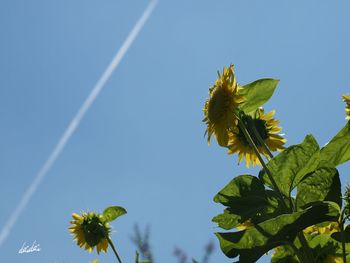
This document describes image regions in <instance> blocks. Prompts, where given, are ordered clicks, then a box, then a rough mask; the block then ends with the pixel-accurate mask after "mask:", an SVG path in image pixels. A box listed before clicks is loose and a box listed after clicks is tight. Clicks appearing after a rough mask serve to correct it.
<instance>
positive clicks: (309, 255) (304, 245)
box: [238, 121, 315, 262]
mask: <svg viewBox="0 0 350 263" xmlns="http://www.w3.org/2000/svg"><path fill="white" fill-rule="evenodd" d="M249 124H250V125H251V126H252V128H253V133H254V136H255V138H256V139H257V140H258V141H259V143H260V144H261V145H262V147H263V148H264V149H265V150H266V152H267V153H268V155H269V156H270V158H273V154H272V152H271V151H270V149H269V148H268V147H267V145H266V143H265V141H264V140H263V139H262V138H261V136H260V134H259V132H258V131H257V129H256V127H255V125H254V123H253V122H250V123H249ZM238 125H239V127H240V128H241V130H242V132H243V133H244V136H245V137H246V138H247V140H248V142H249V144H250V146H251V147H252V148H253V150H254V152H255V154H256V156H257V157H258V159H259V161H260V163H261V165H262V166H263V168H264V170H265V172H266V174H267V176H268V177H269V179H270V181H271V183H272V185H273V187H274V188H275V190H276V191H277V193H278V195H279V197H280V199H281V201H282V204H283V205H284V209H285V210H289V211H290V210H292V212H293V211H294V205H293V202H292V200H291V199H290V205H291V206H290V209H288V206H287V204H286V203H285V199H284V196H283V194H282V192H281V191H280V189H279V187H278V185H277V183H276V181H275V179H274V178H273V176H272V174H271V172H270V170H269V169H268V168H267V165H266V164H265V162H264V160H263V158H262V157H261V155H260V152H259V150H258V148H257V146H256V145H255V143H254V141H253V139H252V138H251V136H250V134H249V132H248V130H247V128H246V127H245V125H244V123H243V122H242V121H238ZM298 239H299V241H300V243H301V245H302V248H303V251H304V253H305V255H306V257H307V258H308V262H315V259H314V257H313V255H312V253H311V250H310V247H309V246H308V243H307V241H306V239H305V236H304V234H303V232H299V233H298Z"/></svg>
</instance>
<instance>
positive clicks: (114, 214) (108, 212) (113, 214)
mask: <svg viewBox="0 0 350 263" xmlns="http://www.w3.org/2000/svg"><path fill="white" fill-rule="evenodd" d="M126 213H127V212H126V210H125V209H124V208H123V207H121V206H110V207H107V208H106V209H105V210H104V211H103V214H102V215H103V218H104V219H105V220H106V221H107V222H111V221H113V220H115V219H116V218H118V217H120V216H122V215H125V214H126Z"/></svg>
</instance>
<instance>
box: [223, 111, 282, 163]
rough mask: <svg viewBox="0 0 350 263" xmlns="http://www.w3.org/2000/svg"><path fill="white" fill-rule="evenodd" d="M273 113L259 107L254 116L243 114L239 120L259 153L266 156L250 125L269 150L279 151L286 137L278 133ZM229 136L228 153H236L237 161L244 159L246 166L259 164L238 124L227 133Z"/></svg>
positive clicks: (276, 121)
mask: <svg viewBox="0 0 350 263" xmlns="http://www.w3.org/2000/svg"><path fill="white" fill-rule="evenodd" d="M274 114H275V112H274V111H270V112H269V113H267V114H265V113H264V110H263V109H262V108H260V109H258V110H257V114H256V116H255V117H254V118H253V117H251V116H247V115H245V116H243V117H242V118H243V119H242V120H241V121H242V122H243V123H244V124H245V126H246V128H247V131H248V132H249V134H250V136H251V138H252V140H253V142H254V144H255V145H256V146H257V148H258V150H259V153H260V154H262V155H264V156H268V152H267V151H266V150H265V148H264V147H263V145H262V144H261V143H260V141H259V140H258V139H257V138H256V136H255V135H254V132H253V127H252V126H251V125H254V126H255V128H256V130H257V132H258V133H259V135H260V137H261V139H262V140H263V141H264V143H265V144H266V146H267V147H268V148H269V149H270V151H281V150H283V149H284V146H283V145H284V143H285V142H286V139H285V138H283V137H282V136H281V135H280V134H278V133H279V132H280V131H281V130H282V128H281V127H279V126H278V124H279V121H278V120H276V119H274V118H273V115H274ZM229 136H230V139H229V145H228V149H229V150H228V154H233V153H238V160H239V162H241V161H242V159H245V161H246V165H247V167H248V168H249V166H250V163H252V165H253V166H255V165H260V161H259V159H258V157H257V156H256V154H255V152H254V150H253V148H252V147H251V146H250V144H249V142H248V140H247V138H246V137H245V136H244V134H243V132H242V130H241V129H240V128H239V127H238V126H237V127H236V128H235V129H234V130H233V131H232V132H231V133H230V134H229Z"/></svg>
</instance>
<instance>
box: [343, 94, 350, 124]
mask: <svg viewBox="0 0 350 263" xmlns="http://www.w3.org/2000/svg"><path fill="white" fill-rule="evenodd" d="M343 100H344V102H345V103H346V107H345V111H346V117H345V119H346V120H350V95H343Z"/></svg>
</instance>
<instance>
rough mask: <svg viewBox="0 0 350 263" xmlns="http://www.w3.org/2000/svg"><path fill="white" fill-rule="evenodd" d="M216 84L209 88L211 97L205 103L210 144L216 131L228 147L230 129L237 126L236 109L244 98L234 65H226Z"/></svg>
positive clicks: (221, 144) (220, 142) (217, 137)
mask: <svg viewBox="0 0 350 263" xmlns="http://www.w3.org/2000/svg"><path fill="white" fill-rule="evenodd" d="M218 76H219V78H218V79H217V80H216V81H215V84H214V86H212V87H211V88H210V89H209V97H208V99H207V101H206V102H205V105H204V109H203V111H204V116H205V118H204V120H203V121H204V122H205V123H206V124H207V130H206V133H207V134H208V144H209V143H210V137H211V135H212V134H213V133H214V135H215V138H216V140H217V142H218V144H219V145H220V146H223V147H226V146H227V144H228V141H229V130H230V129H231V128H233V127H235V126H236V123H237V120H236V117H235V110H236V109H237V107H238V105H239V104H241V103H242V102H243V101H244V99H243V97H242V96H241V95H238V91H239V90H240V88H239V87H238V85H237V82H236V78H235V73H234V71H233V65H230V66H229V67H228V68H226V67H224V69H223V72H222V74H220V72H218Z"/></svg>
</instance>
